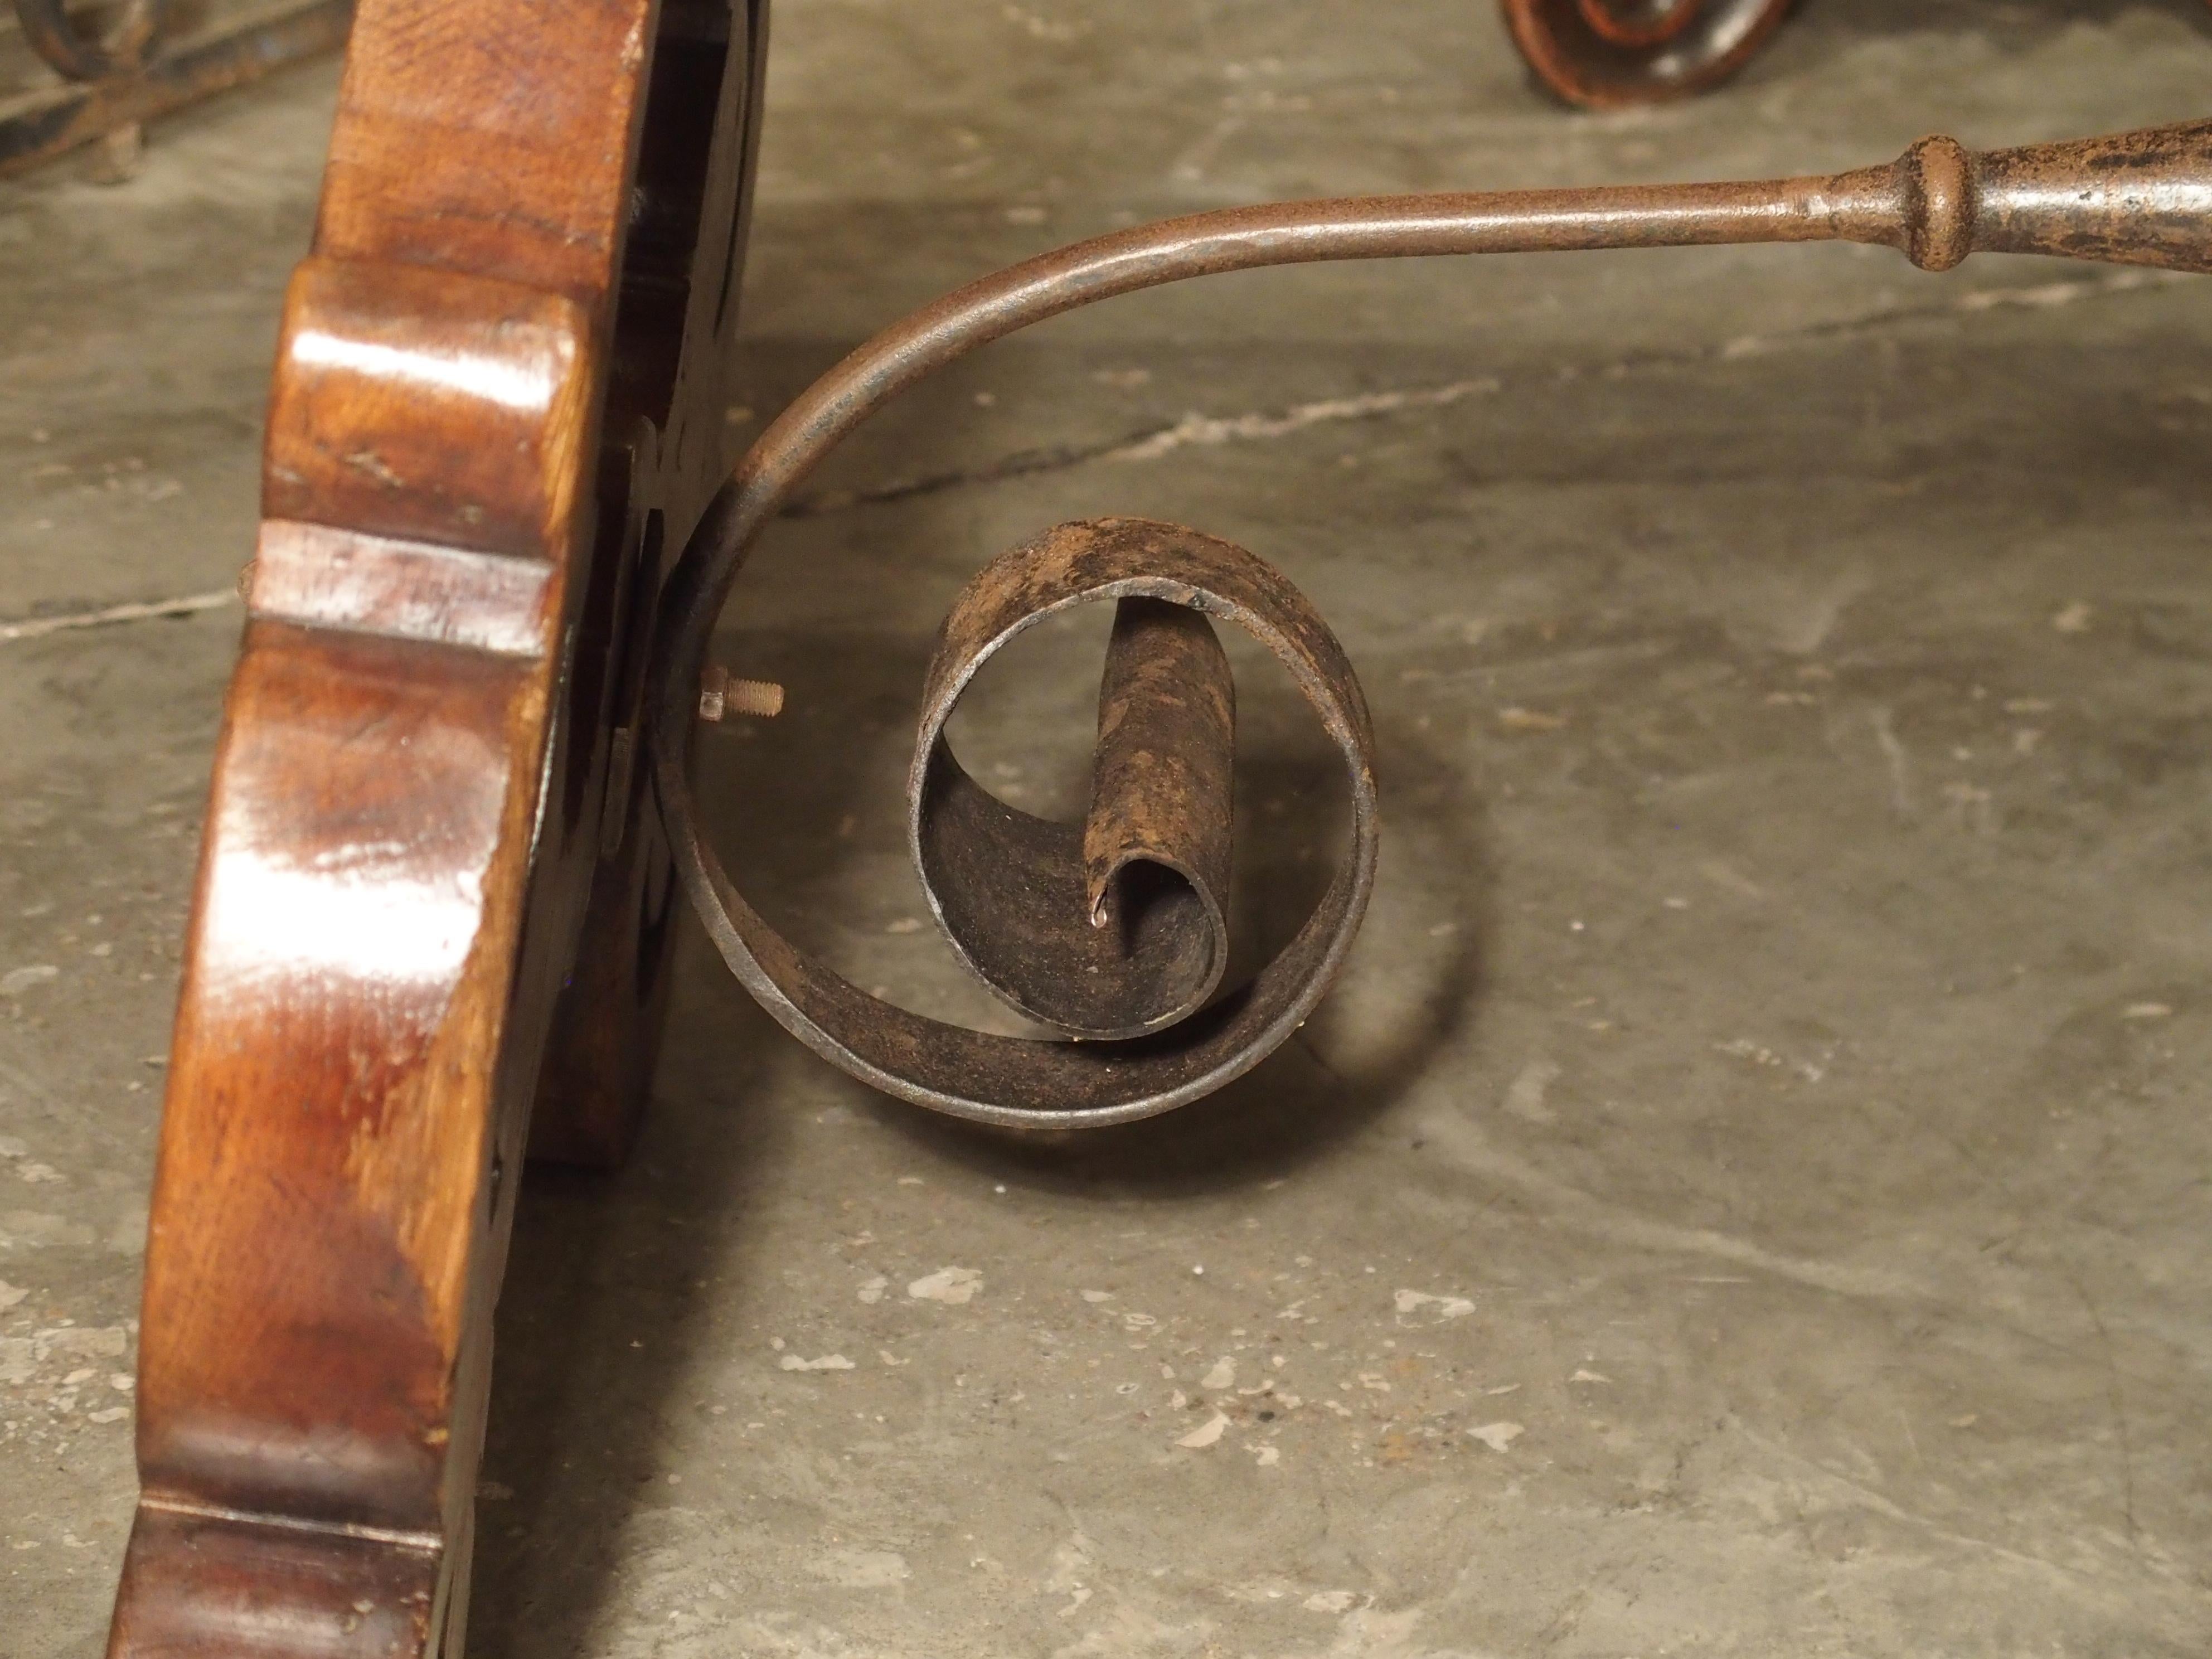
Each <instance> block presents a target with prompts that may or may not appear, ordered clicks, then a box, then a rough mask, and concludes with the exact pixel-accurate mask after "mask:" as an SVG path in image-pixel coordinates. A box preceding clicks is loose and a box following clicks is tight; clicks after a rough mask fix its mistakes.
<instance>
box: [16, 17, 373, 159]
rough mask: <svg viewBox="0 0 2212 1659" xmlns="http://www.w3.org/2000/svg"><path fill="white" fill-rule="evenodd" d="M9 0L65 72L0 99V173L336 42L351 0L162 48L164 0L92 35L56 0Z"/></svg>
mask: <svg viewBox="0 0 2212 1659" xmlns="http://www.w3.org/2000/svg"><path fill="white" fill-rule="evenodd" d="M15 9H16V12H17V15H19V16H20V17H21V20H22V25H23V33H24V37H25V39H26V40H28V41H29V43H30V45H31V46H32V47H33V50H35V51H36V52H38V54H39V55H40V58H43V59H44V60H45V61H46V63H48V64H51V65H52V67H53V68H54V69H55V70H57V71H58V73H60V74H61V75H63V76H66V77H67V81H66V82H65V84H64V85H61V86H58V87H50V88H44V89H42V90H38V91H33V92H29V93H26V94H22V95H21V96H18V97H15V98H12V99H9V100H7V101H6V102H4V103H0V178H6V177H8V176H9V174H11V173H21V172H24V171H27V169H29V168H31V167H37V166H39V165H40V163H42V162H45V161H52V159H53V158H54V157H56V156H58V155H62V154H64V152H66V151H69V150H71V149H76V147H77V146H78V145H80V144H86V143H91V142H92V141H93V140H94V139H96V138H100V137H104V136H105V135H106V134H108V133H112V132H116V131H119V130H121V129H123V128H126V127H131V126H135V125H138V124H139V123H142V122H145V121H150V120H152V119H154V118H155V117H157V116H161V115H166V114H167V113H169V112H171V111H173V110H177V109H181V108H183V107H184V106H185V105H187V104H194V103H197V102H199V101H200V100H202V99H205V98H211V97H213V96H215V95H216V94H217V93H222V92H228V91H229V90H230V89H231V88H234V87H240V86H244V85H246V83H247V82H252V81H258V80H259V79H261V77H262V76H265V75H269V74H271V73H273V72H274V71H276V70H280V69H283V68H284V67H286V66H287V65H288V64H296V63H299V62H301V61H302V60H304V59H306V58H316V57H320V56H322V55H323V54H325V53H326V52H335V51H337V49H338V48H339V47H341V46H343V45H344V44H345V39H346V31H347V28H348V27H349V25H350V23H351V22H352V20H353V10H354V0H307V3H304V4H301V3H291V4H286V5H280V6H277V7H276V8H274V9H268V10H264V11H262V12H259V13H257V14H255V15H252V16H249V17H246V18H245V19H244V20H242V21H238V22H237V23H235V24H234V25H232V26H230V27H225V28H223V29H222V31H221V32H219V33H214V34H210V35H206V36H204V37H202V38H198V39H195V40H180V41H178V42H175V43H174V44H173V45H171V46H168V48H167V50H163V49H161V48H162V47H163V46H164V34H163V30H164V28H165V27H166V25H167V13H168V7H167V0H138V3H134V4H133V5H131V7H129V8H127V9H125V13H124V15H123V16H122V17H121V19H120V20H119V21H118V22H117V24H116V25H114V26H113V27H111V28H110V29H109V30H108V31H107V32H106V33H104V34H102V35H100V36H99V37H96V38H95V37H92V36H88V35H86V34H83V33H79V32H78V30H77V29H76V27H75V25H74V24H72V23H71V21H70V19H69V18H68V17H67V16H66V15H64V12H63V9H62V8H61V6H60V4H59V3H58V0H15Z"/></svg>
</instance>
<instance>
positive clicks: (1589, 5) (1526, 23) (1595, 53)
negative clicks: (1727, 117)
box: [1500, 0, 1792, 109]
mask: <svg viewBox="0 0 2212 1659" xmlns="http://www.w3.org/2000/svg"><path fill="white" fill-rule="evenodd" d="M1791 3H1792V0H1500V4H1501V7H1502V9H1503V10H1504V14H1505V22H1506V27H1508V28H1509V29H1510V31H1511V33H1512V35H1513V43H1514V45H1515V46H1517V47H1519V48H1520V51H1521V56H1522V58H1523V59H1525V60H1526V61H1527V63H1528V67H1529V69H1530V70H1531V71H1532V72H1533V73H1534V75H1535V76H1536V78H1537V79H1538V80H1540V81H1541V82H1543V83H1544V84H1545V86H1547V87H1548V88H1550V89H1551V90H1552V91H1553V93H1554V94H1557V95H1558V96H1559V97H1560V98H1562V99H1564V100H1565V101H1567V102H1568V103H1571V104H1579V105H1581V106H1583V107H1584V108H1586V109H1620V108H1624V107H1626V106H1630V105H1635V104H1658V103H1666V102H1668V101H1670V100H1674V99H1677V98H1688V97H1692V96H1694V95H1695V94H1699V93H1701V92H1704V91H1706V90H1707V89H1709V88H1712V87H1716V86H1717V85H1719V84H1720V83H1721V82H1723V81H1725V80H1727V79H1728V78H1729V76H1732V75H1734V74H1735V72H1736V71H1737V70H1740V69H1741V68H1742V67H1743V66H1744V64H1747V63H1748V62H1749V61H1750V60H1751V58H1752V57H1753V55H1754V54H1755V53H1756V52H1758V51H1759V48H1760V47H1761V46H1764V45H1765V43H1766V40H1767V37H1768V36H1769V35H1771V33H1773V32H1774V30H1775V28H1776V27H1777V26H1778V25H1779V24H1780V23H1781V21H1782V19H1783V16H1784V14H1785V13H1787V12H1788V11H1789V9H1790V5H1791Z"/></svg>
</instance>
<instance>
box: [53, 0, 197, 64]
mask: <svg viewBox="0 0 2212 1659" xmlns="http://www.w3.org/2000/svg"><path fill="white" fill-rule="evenodd" d="M169 12H170V0H125V4H123V5H122V6H121V7H119V8H118V9H116V12H115V15H114V17H113V18H112V20H111V21H109V23H108V25H107V27H106V29H105V30H104V31H102V32H101V33H98V34H89V33H85V32H84V30H83V29H82V28H81V27H79V26H78V25H77V24H76V22H75V21H71V19H70V16H69V15H68V13H67V12H66V11H64V9H63V7H62V0H15V15H16V17H17V19H18V20H20V21H21V23H22V25H23V38H24V39H25V40H28V41H29V42H30V43H31V49H32V50H33V52H37V53H38V54H39V56H40V57H41V58H45V59H46V62H47V63H49V64H52V66H53V67H54V68H55V69H56V70H58V71H59V72H60V73H62V74H63V75H65V76H68V77H69V78H70V80H72V81H105V80H106V79H108V78H109V77H110V76H117V75H125V74H128V73H130V72H131V71H132V70H136V69H137V67H138V65H139V64H140V62H141V61H142V60H143V59H144V58H146V57H147V56H148V55H149V54H150V53H151V52H152V51H153V49H154V46H155V42H156V41H157V40H159V39H160V38H161V33H162V32H163V31H164V30H165V29H166V28H167V27H168V22H169Z"/></svg>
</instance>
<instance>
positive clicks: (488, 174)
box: [109, 0, 762, 1659]
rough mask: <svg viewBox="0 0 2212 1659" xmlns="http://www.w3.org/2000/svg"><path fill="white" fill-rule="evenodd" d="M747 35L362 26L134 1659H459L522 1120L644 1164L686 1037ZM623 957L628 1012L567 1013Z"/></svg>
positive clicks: (591, 21)
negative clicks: (663, 567)
mask: <svg viewBox="0 0 2212 1659" xmlns="http://www.w3.org/2000/svg"><path fill="white" fill-rule="evenodd" d="M760 21H762V20H761V19H760V16H759V14H758V10H757V8H749V7H746V6H744V5H743V4H742V3H740V5H739V6H738V9H737V10H736V11H735V13H734V15H733V14H732V10H731V9H730V7H729V6H728V5H727V4H726V3H721V0H666V3H664V4H662V5H660V6H659V7H655V6H654V5H653V4H651V3H649V0H609V3H605V4H598V5H593V6H587V7H575V8H568V9H563V10H562V12H560V13H559V14H558V15H557V16H555V17H551V18H549V16H548V15H547V14H545V13H544V10H543V9H541V8H538V7H536V6H533V5H531V4H527V3H525V0H478V3H477V4H474V5H472V6H470V7H467V8H455V7H453V6H450V5H447V4H446V3H443V0H368V3H364V4H363V5H362V9H361V13H360V16H359V20H358V21H357V24H356V31H355V35H354V39H353V43H352V46H351V49H350V51H349V56H348V61H347V67H346V74H345V78H344V82H343V88H342V91H341V95H340V107H339V114H338V120H337V130H336V132H335V134H334V137H333V141H332V146H331V162H330V167H329V170H328V173H326V175H325V187H324V194H323V202H322V210H321V215H320V217H319V222H318V229H317V235H316V240H315V246H314V250H313V253H312V254H311V256H310V258H308V259H307V262H306V263H305V264H303V265H302V266H301V269H300V271H299V273H298V274H297V276H295V279H294V283H293V285H292V289H291V292H290V295H289V300H288V304H287V311H286V316H285V321H284V326H283V335H282V341H281V345H280V349H279V356H278V363H277V368H276V381H275V386H274V390H273V393H272V398H271V404H270V422H269V441H268V450H267V463H266V471H265V475H264V502H263V510H264V522H263V526H262V530H261V537H260V544H259V547H258V551H257V556H256V560H255V565H254V571H253V579H252V592H251V596H250V604H249V613H250V614H249V621H248V623H247V626H246V638H245V642H244V647H243V650H242V653H241V655H240V662H239V665H238V668H237V671H236V673H235V675H234V679H233V682H232V685H231V689H230V693H229V697H228V702H227V705H226V712H225V720H224V726H223V730H222V737H221V739H220V741H219V744H218V750H217V756H216V773H215V781H214V787H213V799H212V805H211V810H210V817H209V823H208V829H207V836H206V841H205V843H204V848H203V850H202V859H201V867H200V874H199V882H198V888H197V897H196V900H195V905H194V911H193V916H192V920H191V929H190V935H189V939H188V942H187V951H186V957H185V981H184V988H183V995H182V1000H181V1004H180V1007H179V1018H178V1025H177V1034H176V1040H175V1047H174V1052H173V1060H172V1064H171V1067H170V1073H169V1079H170V1082H169V1091H168V1097H167V1104H166V1110H165V1118H164V1122H163V1131H162V1144H161V1160H160V1169H159V1173H158V1176H157V1179H156V1187H155V1198H154V1204H153V1218H152V1226H151V1236H150V1241H149V1253H148V1260H147V1284H146V1297H145V1308H144V1316H143V1336H142V1344H141V1352H140V1361H139V1422H138V1459H139V1469H140V1478H141V1483H142V1486H143V1496H142V1498H141V1502H140V1506H139V1510H138V1516H137V1522H136V1524H135V1526H134V1528H133V1532H132V1537H131V1546H130V1550H129V1553H128V1556H127V1559H126V1563H125V1571H124V1577H123V1583H122V1586H121V1589H120V1590H119V1592H118V1600H117V1606H116V1613H115V1620H114V1624H113V1626H112V1634H111V1638H110V1646H109V1651H110V1653H111V1655H112V1656H115V1659H124V1656H131V1659H138V1656H155V1655H160V1656H162V1659H196V1656H210V1659H212V1656H216V1655H222V1656H225V1659H231V1656H239V1655H253V1656H269V1659H291V1656H300V1659H306V1656H308V1655H314V1656H343V1659H353V1656H361V1659H368V1656H376V1659H399V1656H406V1659H428V1656H431V1655H435V1654H440V1653H444V1654H447V1655H451V1654H454V1653H458V1652H459V1648H460V1633H461V1631H462V1629H463V1627H464V1624H465V1614H466V1599H467V1598H466V1584H467V1571H468V1552H469V1543H470V1536H471V1514H472V1505H473V1499H474V1492H475V1485H476V1478H477V1460H478V1455H479V1452H480V1449H481V1446H482V1442H483V1416H484V1409H485V1401H486V1397H487V1393H488V1387H489V1369H490V1358H491V1349H490V1336H491V1316H492V1310H493V1306H494V1304H495V1301H496V1299H497V1295H498V1290H499V1285H500V1280H501V1276H502V1273H503V1271H504V1267H505V1255H506V1245H507V1236H508V1231H509V1227H510V1224H511V1221H512V1218H513V1206H514V1195H515V1192H516V1188H517V1187H518V1184H519V1176H520V1170H521V1167H522V1158H523V1154H524V1149H525V1145H526V1140H527V1138H528V1135H529V1132H530V1119H531V1107H532V1101H533V1098H534V1097H537V1096H538V1095H539V1094H541V1093H543V1095H544V1097H545V1098H546V1100H547V1101H548V1103H549V1109H548V1115H547V1119H546V1121H547V1125H548V1128H547V1133H548V1134H549V1135H554V1136H556V1137H560V1136H565V1137H566V1138H567V1139H568V1142H569V1144H570V1145H571V1146H575V1145H581V1146H585V1147H586V1148H587V1150H588V1151H589V1152H590V1153H591V1154H592V1155H597V1156H602V1157H604V1156H608V1155H611V1154H612V1153H613V1152H616V1151H617V1150H618V1148H619V1145H620V1142H621V1139H623V1135H624V1134H625V1133H626V1132H627V1126H628V1125H629V1123H631V1122H632V1121H634V1119H635V1100H636V1099H637V1098H639V1097H641V1091H642V1089H643V1086H644V1082H645V1075H644V1074H645V1072H646V1070H647V1067H648V1066H649V1063H650V1059H651V1052H652V1044H653V1035H654V1032H655V1030H656V1029H657V1027H656V1016H655V1012H654V1003H655V997H654V994H653V991H654V983H653V981H654V977H655V976H654V975H653V972H652V971H650V969H651V966H652V958H653V953H654V952H655V951H659V950H660V949H663V948H665V939H663V938H661V937H659V936H656V935H654V934H653V932H652V930H651V929H649V928H648V929H647V931H646V933H645V936H644V938H643V940H642V947H643V948H641V940H640V937H639V934H638V932H637V930H636V928H635V925H634V924H632V923H630V922H629V921H625V920H624V919H623V906H624V903H625V902H626V901H627V900H628V899H629V898H631V897H634V896H636V895H638V894H639V893H640V892H641V891H642V890H649V889H650V887H651V885H652V883H653V880H654V879H655V877H654V872H655V871H656V870H657V869H659V867H660V860H662V858H663V856H664V855H662V854H659V851H658V850H657V843H656V841H655V830H654V829H653V825H652V823H651V822H650V820H649V817H648V816H647V814H645V813H644V812H643V811H641V800H642V795H641V791H640V788H639V780H638V779H637V778H636V777H635V767H634V766H632V765H630V764H629V763H628V762H627V761H626V760H625V759H624V758H623V752H622V751H623V748H624V746H625V744H624V740H623V736H622V733H623V729H624V726H625V723H626V722H627V723H628V725H629V726H630V727H631V728H632V729H634V728H635V712H634V707H635V701H636V697H637V690H636V682H637V679H638V678H639V677H640V675H641V671H642V663H641V660H640V659H641V654H642V644H643V638H642V630H643V629H644V627H645V625H646V618H647V616H648V615H649V612H650V610H651V606H652V600H653V593H654V590H655V586H656V584H657V581H658V579H659V572H658V570H657V568H655V561H654V560H653V558H652V557H651V556H649V553H650V549H651V547H652V546H653V545H655V544H657V543H658V542H665V540H666V539H667V538H668V536H669V535H670V534H671V532H672V533H674V534H676V535H680V534H681V533H682V532H684V531H685V530H688V528H689V524H690V518H692V517H695V516H696V513H697V512H698V510H699V507H700V505H701V503H702V501H703V500H704V498H705V496H706V494H707V493H708V490H709V489H711V487H712V485H713V483H714V481H715V480H716V479H717V478H718V477H719V476H720V463H721V460H722V459H723V458H722V456H721V454H720V443H719V439H720V433H721V430H722V422H721V418H720V416H721V411H720V372H721V368H720V359H721V354H720V349H719V347H720V343H721V341H722V340H723V338H724V337H726V331H727V329H728V325H729V322H730V315H729V313H730V311H731V310H732V308H733V307H731V306H730V305H729V304H728V303H727V300H726V296H727V295H729V294H731V293H733V292H734V289H735V280H734V269H735V265H736V263H737V261H738V258H739V257H740V254H741V251H742V246H743V226H744V217H743V207H744V202H743V191H742V190H741V188H740V181H741V179H743V178H744V176H745V175H746V172H747V162H748V161H749V157H750V141H751V135H752V133H753V131H754V130H755V124H756V119H757V117H756V114H755V112H756V111H757V100H756V99H755V97H754V94H755V91H756V88H757V66H758V58H759V54H760V42H761V38H762V36H761V31H760V28H759V23H760ZM678 153H681V154H682V155H685V156H688V157H689V158H690V160H689V163H688V165H687V166H684V167H675V166H672V165H671V163H670V162H669V161H668V159H667V158H668V157H669V156H670V155H675V154H678ZM687 439H688V442H687V441H686V440H687ZM679 458H682V459H679ZM610 472H613V473H615V474H617V475H618V476H620V477H623V478H624V479H625V480H627V483H628V488H627V489H625V490H624V491H623V492H622V499H621V500H620V501H619V502H617V501H613V500H612V499H611V497H610V494H609V492H608V491H607V489H605V486H604V484H603V482H602V481H603V479H604V478H605V477H606V476H607V475H608V474H609V473H610ZM656 524H657V525H658V526H659V533H658V537H657V538H656V537H655V536H654V535H652V534H648V530H649V528H650V527H651V526H654V525H656ZM640 914H642V913H641V911H638V910H630V911H629V912H628V915H631V916H635V915H640ZM625 927H628V928H629V938H628V939H627V941H623V932H624V929H625ZM661 932H662V933H665V929H663V930H661ZM610 940H613V941H616V942H617V943H622V942H626V943H627V944H628V945H629V947H630V952H629V962H630V963H632V964H633V966H631V967H630V968H629V969H627V970H626V971H625V973H623V974H617V975H611V976H610V975H599V974H595V973H590V972H586V973H581V974H579V973H576V972H574V969H576V968H577V966H578V965H579V963H581V962H583V961H585V960H586V958H589V959H590V960H592V961H594V962H599V961H602V960H604V959H605V952H606V949H607V946H608V945H609V942H610ZM556 1010H557V1011H558V1012H557V1015H556ZM556 1021H557V1024H556ZM556 1029H560V1030H562V1040H561V1041H559V1042H556V1041H555V1040H554V1036H553V1034H554V1032H555V1030H556ZM579 1034H581V1036H582V1037H583V1038H585V1039H586V1041H585V1042H583V1045H582V1046H583V1048H584V1049H585V1050H586V1058H585V1059H582V1060H577V1059H576V1058H575V1056H576V1055H577V1054H578V1053H579Z"/></svg>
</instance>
